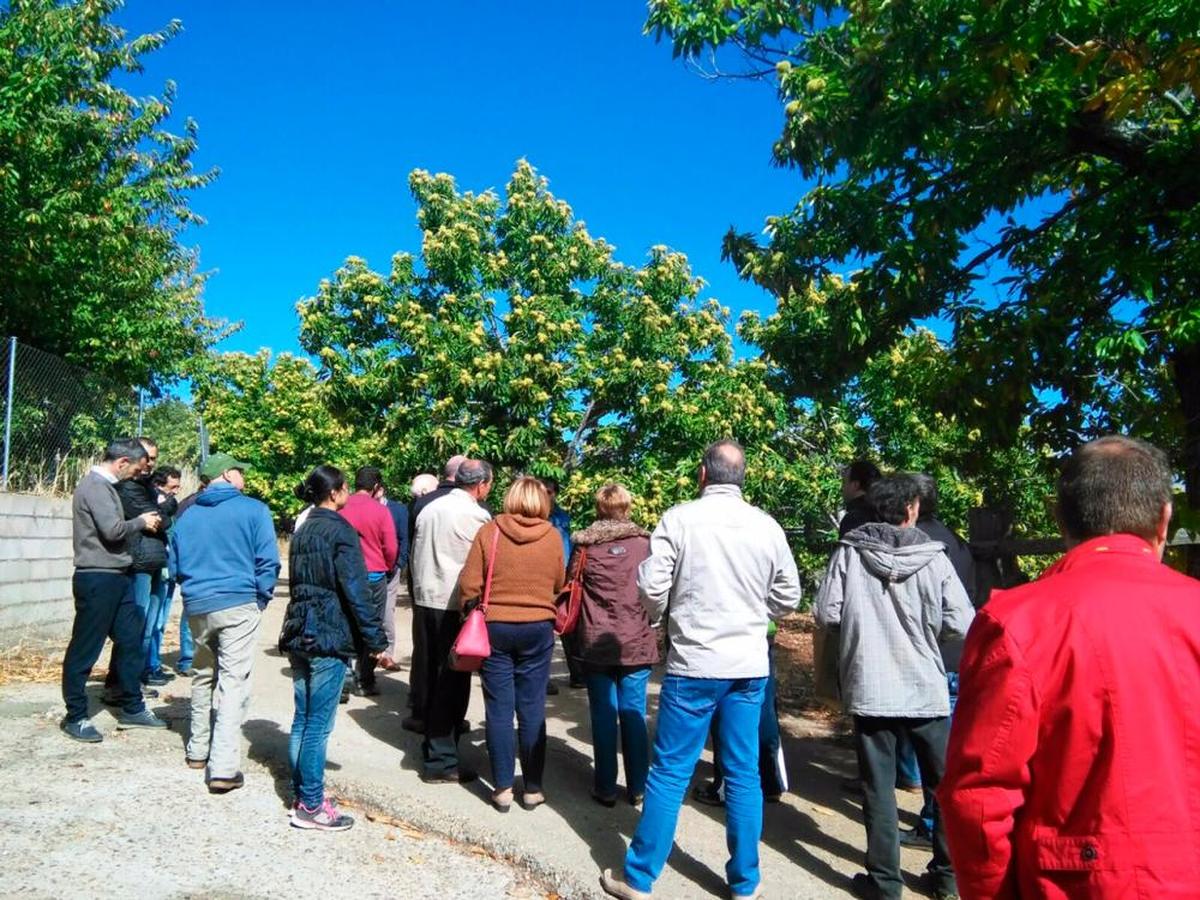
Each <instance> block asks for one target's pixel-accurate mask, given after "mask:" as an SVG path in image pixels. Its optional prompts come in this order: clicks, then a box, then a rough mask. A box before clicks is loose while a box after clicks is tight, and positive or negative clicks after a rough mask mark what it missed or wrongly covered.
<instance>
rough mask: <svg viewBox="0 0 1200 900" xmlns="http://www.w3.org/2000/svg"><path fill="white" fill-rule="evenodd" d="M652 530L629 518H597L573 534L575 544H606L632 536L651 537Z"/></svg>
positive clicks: (572, 540)
mask: <svg viewBox="0 0 1200 900" xmlns="http://www.w3.org/2000/svg"><path fill="white" fill-rule="evenodd" d="M649 536H650V532H648V531H646V530H645V529H644V528H640V527H639V526H637V525H635V524H634V523H633V522H630V521H629V520H628V519H597V520H596V521H595V522H593V523H592V524H591V525H589V526H588V527H587V528H585V529H583V531H577V532H575V533H574V534H573V535H571V542H572V543H574V544H589V545H590V544H605V543H608V542H609V541H619V540H623V539H624V538H630V537H649Z"/></svg>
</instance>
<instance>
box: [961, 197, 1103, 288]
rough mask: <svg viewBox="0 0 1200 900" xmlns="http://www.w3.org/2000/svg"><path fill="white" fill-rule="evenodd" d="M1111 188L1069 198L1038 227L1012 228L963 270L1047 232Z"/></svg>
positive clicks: (975, 266) (981, 263) (973, 268)
mask: <svg viewBox="0 0 1200 900" xmlns="http://www.w3.org/2000/svg"><path fill="white" fill-rule="evenodd" d="M1111 190H1112V185H1110V186H1109V187H1106V188H1102V189H1101V190H1098V191H1095V192H1093V193H1091V194H1077V195H1076V196H1074V197H1072V198H1071V199H1070V200H1068V201H1067V202H1066V203H1064V204H1063V207H1062V209H1060V210H1059V211H1058V212H1056V213H1055V214H1054V215H1052V216H1050V217H1049V218H1048V219H1046V220H1045V221H1044V222H1042V224H1040V225H1039V226H1038V227H1037V228H1033V229H1029V228H1014V229H1012V230H1011V231H1009V233H1008V236H1007V237H1005V238H1004V239H1003V240H1000V241H997V242H996V243H994V244H992V246H990V247H988V248H987V249H986V250H984V251H983V252H982V253H980V254H979V255H978V256H976V257H975V258H974V259H972V260H971V261H970V262H969V263H967V264H966V265H965V266H962V267H961V268H962V271H964V272H972V271H974V270H975V269H976V268H978V267H979V266H981V265H983V264H984V263H985V262H987V261H988V260H989V259H991V258H992V257H993V256H995V255H996V254H997V253H1007V252H1008V251H1009V250H1012V249H1013V248H1014V247H1016V246H1018V245H1020V244H1023V243H1025V242H1026V241H1028V240H1031V239H1032V238H1035V237H1038V236H1040V235H1043V234H1045V233H1046V232H1047V231H1049V230H1050V229H1051V228H1053V227H1054V226H1055V225H1057V224H1058V223H1059V222H1061V221H1062V220H1063V219H1064V218H1066V217H1067V216H1068V215H1070V214H1071V213H1073V212H1074V211H1075V210H1077V209H1079V208H1080V207H1081V206H1084V205H1085V204H1088V203H1094V202H1095V201H1096V200H1099V199H1100V198H1101V197H1103V196H1104V195H1105V194H1107V193H1108V192H1109V191H1111Z"/></svg>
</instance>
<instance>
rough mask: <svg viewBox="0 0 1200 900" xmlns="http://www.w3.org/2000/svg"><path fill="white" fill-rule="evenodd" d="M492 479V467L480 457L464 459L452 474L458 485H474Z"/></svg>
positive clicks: (485, 482)
mask: <svg viewBox="0 0 1200 900" xmlns="http://www.w3.org/2000/svg"><path fill="white" fill-rule="evenodd" d="M491 480H492V467H491V466H490V465H488V464H487V463H486V462H484V461H483V460H482V459H464V460H463V461H462V465H460V466H459V467H458V472H457V473H456V474H455V476H454V483H455V484H456V485H457V486H458V487H474V486H475V485H477V484H487V483H488V482H489V481H491Z"/></svg>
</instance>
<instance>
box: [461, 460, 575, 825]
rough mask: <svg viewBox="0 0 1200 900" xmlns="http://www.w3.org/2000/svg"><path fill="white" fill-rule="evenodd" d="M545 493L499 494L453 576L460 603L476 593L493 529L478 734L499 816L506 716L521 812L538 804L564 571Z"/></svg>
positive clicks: (508, 791)
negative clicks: (499, 509)
mask: <svg viewBox="0 0 1200 900" xmlns="http://www.w3.org/2000/svg"><path fill="white" fill-rule="evenodd" d="M549 515H550V495H549V494H547V493H546V489H545V488H544V487H542V484H541V482H539V481H538V480H537V479H536V478H518V479H517V480H516V481H514V482H513V485H512V487H510V488H509V489H508V493H507V494H505V495H504V512H503V513H501V514H500V515H499V516H497V517H496V518H495V519H494V520H493V521H491V522H489V523H488V524H486V525H484V526H483V527H482V528H481V529H479V533H478V534H476V536H475V542H474V543H473V544H472V545H471V551H470V553H469V554H468V555H467V562H466V565H464V566H463V570H462V574H461V575H460V576H459V593H460V595H461V597H462V598H463V601H464V609H466V605H467V602H469V601H471V600H474V599H476V598H479V597H481V596H482V595H483V591H484V581H485V579H486V578H487V567H488V562H489V556H490V554H491V548H492V539H493V535H495V533H496V531H497V530H499V539H498V541H497V544H496V558H495V563H494V565H493V569H492V589H491V594H490V596H489V599H488V609H487V628H488V638H489V639H490V640H491V644H492V655H491V656H489V657H488V658H487V659H485V660H484V661H483V669H482V670H481V671H480V673H479V674H480V681H481V682H482V683H483V699H484V710H485V725H484V730H485V732H486V735H487V750H488V758H489V759H490V761H491V764H492V785H493V788H494V790H493V793H492V805H493V806H495V807H496V809H498V810H499V811H500V812H507V811H508V809H509V807H510V806H512V800H513V776H514V770H515V766H516V760H515V759H514V758H513V749H514V741H513V714H514V712H515V714H516V718H517V740H516V742H515V743H516V744H517V745H518V746H519V751H520V756H521V774H522V776H523V778H524V784H523V788H524V790H523V792H522V794H521V806H523V807H524V808H525V809H534V808H535V807H538V806H540V805H541V804H543V803H545V802H546V797H545V795H544V794H543V793H542V772H543V770H544V769H545V767H546V685H547V684H548V683H549V681H550V656H551V654H552V653H553V651H554V601H555V598H557V596H558V593H559V591H561V590H562V588H563V582H564V580H565V575H566V566H565V564H564V560H563V550H562V539H561V538H560V537H559V534H558V532H557V531H556V530H555V528H554V526H553V525H551V524H550V522H549V520H548V517H549Z"/></svg>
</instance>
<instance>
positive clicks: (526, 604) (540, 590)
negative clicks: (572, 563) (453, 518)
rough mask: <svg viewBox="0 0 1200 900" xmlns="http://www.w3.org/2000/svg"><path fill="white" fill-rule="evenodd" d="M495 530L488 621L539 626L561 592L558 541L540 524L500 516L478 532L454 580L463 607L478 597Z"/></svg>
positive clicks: (549, 615)
mask: <svg viewBox="0 0 1200 900" xmlns="http://www.w3.org/2000/svg"><path fill="white" fill-rule="evenodd" d="M497 528H499V529H500V540H499V542H498V543H497V545H496V564H495V568H494V571H493V572H492V595H491V598H490V600H489V601H488V611H487V620H488V621H489V622H545V621H547V620H550V621H553V620H554V601H555V599H556V598H557V597H558V592H559V591H561V590H562V587H563V581H564V580H565V573H566V568H565V566H563V550H562V538H561V537H560V536H559V534H558V531H556V530H555V528H554V526H553V525H551V524H550V523H549V522H548V521H546V520H545V519H531V518H528V517H527V516H515V515H512V514H511V513H503V514H501V515H499V516H497V517H496V518H495V519H493V520H492V521H491V522H489V523H488V524H486V525H484V526H483V527H482V528H480V529H479V533H478V534H476V535H475V541H474V543H472V544H471V550H470V552H469V553H467V562H466V564H465V565H464V566H463V570H462V574H461V575H459V577H458V590H459V595H460V596H461V597H462V599H463V602H464V603H466V602H467V601H469V600H474V599H475V598H476V597H480V596H482V594H483V583H484V579H485V578H486V577H487V563H488V555H489V553H490V552H491V549H492V535H493V534H495V532H496V529H497Z"/></svg>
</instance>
